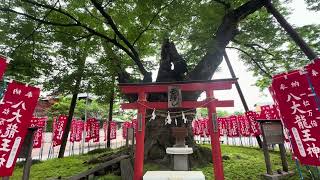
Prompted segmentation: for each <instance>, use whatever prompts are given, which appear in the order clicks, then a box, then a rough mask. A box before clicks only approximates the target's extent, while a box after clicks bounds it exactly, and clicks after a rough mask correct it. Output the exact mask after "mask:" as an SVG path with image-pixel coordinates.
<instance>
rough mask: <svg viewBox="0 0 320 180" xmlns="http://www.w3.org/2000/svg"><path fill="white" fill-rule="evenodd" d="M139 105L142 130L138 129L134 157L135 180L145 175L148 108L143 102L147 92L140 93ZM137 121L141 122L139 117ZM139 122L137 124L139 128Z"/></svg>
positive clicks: (140, 179) (139, 179)
mask: <svg viewBox="0 0 320 180" xmlns="http://www.w3.org/2000/svg"><path fill="white" fill-rule="evenodd" d="M138 101H139V103H140V104H139V106H138V114H141V118H142V131H139V129H138V131H137V133H136V149H135V154H134V155H135V158H134V175H133V179H134V180H142V177H143V164H144V162H143V161H144V134H145V117H146V108H145V106H143V104H145V103H146V101H145V94H144V93H140V94H139V100H138ZM137 123H139V119H137ZM138 127H139V124H137V128H138Z"/></svg>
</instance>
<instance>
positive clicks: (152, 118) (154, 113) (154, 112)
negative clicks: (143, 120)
mask: <svg viewBox="0 0 320 180" xmlns="http://www.w3.org/2000/svg"><path fill="white" fill-rule="evenodd" d="M156 117H157V116H156V109H153V112H152V114H151V118H150V120H149V121H152V120H155V119H156Z"/></svg>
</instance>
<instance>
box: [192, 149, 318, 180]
mask: <svg viewBox="0 0 320 180" xmlns="http://www.w3.org/2000/svg"><path fill="white" fill-rule="evenodd" d="M203 146H204V147H209V148H210V145H203ZM221 151H222V154H223V155H226V156H228V157H229V158H230V159H228V160H223V168H224V174H225V179H226V180H233V179H261V174H263V173H266V167H265V162H264V156H263V152H262V150H260V149H258V148H251V147H239V146H227V145H222V146H221ZM210 158H211V157H210ZM270 159H271V163H272V170H273V171H276V170H277V169H282V165H281V159H280V153H279V152H275V151H271V152H270ZM287 160H288V164H289V170H292V171H294V172H295V174H294V176H292V177H289V178H286V179H290V180H297V179H299V176H298V172H297V170H296V166H295V163H294V161H293V160H292V158H291V156H290V155H287ZM212 167H213V165H212V164H211V163H210V164H207V165H204V166H198V167H193V170H197V171H202V172H203V173H204V175H205V176H206V179H207V180H212V179H214V178H213V173H212V171H213V168H212ZM303 176H304V178H305V179H312V178H311V175H310V173H308V172H307V170H306V169H305V167H304V168H303Z"/></svg>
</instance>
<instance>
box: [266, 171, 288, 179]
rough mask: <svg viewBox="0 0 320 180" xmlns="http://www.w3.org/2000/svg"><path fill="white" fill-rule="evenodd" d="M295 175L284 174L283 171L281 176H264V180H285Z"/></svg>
mask: <svg viewBox="0 0 320 180" xmlns="http://www.w3.org/2000/svg"><path fill="white" fill-rule="evenodd" d="M293 175H294V173H293V172H292V171H289V172H284V171H282V172H281V174H279V173H277V172H274V173H273V174H272V175H271V174H262V175H261V176H262V178H263V179H266V180H279V179H284V178H287V177H290V176H293Z"/></svg>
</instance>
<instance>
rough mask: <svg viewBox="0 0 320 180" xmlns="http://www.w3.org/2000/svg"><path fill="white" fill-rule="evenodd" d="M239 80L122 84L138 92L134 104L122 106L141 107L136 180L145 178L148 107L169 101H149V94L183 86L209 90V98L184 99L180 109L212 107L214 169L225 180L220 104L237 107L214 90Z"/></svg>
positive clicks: (218, 178)
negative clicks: (219, 116)
mask: <svg viewBox="0 0 320 180" xmlns="http://www.w3.org/2000/svg"><path fill="white" fill-rule="evenodd" d="M236 81H237V79H216V80H209V81H191V82H168V83H163V82H160V83H140V84H131V83H122V84H121V83H120V84H119V87H120V90H121V92H122V93H123V94H138V100H137V102H134V103H124V104H121V108H122V109H138V118H137V123H138V124H137V128H138V131H137V133H136V141H137V142H136V149H135V160H134V180H142V177H143V164H144V163H143V161H144V134H145V116H146V109H147V108H150V109H168V102H148V101H147V95H148V94H149V93H165V92H167V91H168V87H169V86H175V87H179V88H180V89H181V91H205V92H206V99H205V100H203V101H182V103H181V107H180V108H190V109H191V108H198V107H206V108H208V116H209V132H210V136H211V147H212V150H211V151H212V161H213V170H214V175H215V179H216V180H223V179H224V173H223V164H222V157H221V148H220V141H219V137H220V135H219V132H218V125H217V121H216V107H233V106H234V102H233V100H225V101H219V100H217V99H215V98H214V94H213V90H227V89H231V88H232V84H234V83H235V82H236Z"/></svg>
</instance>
